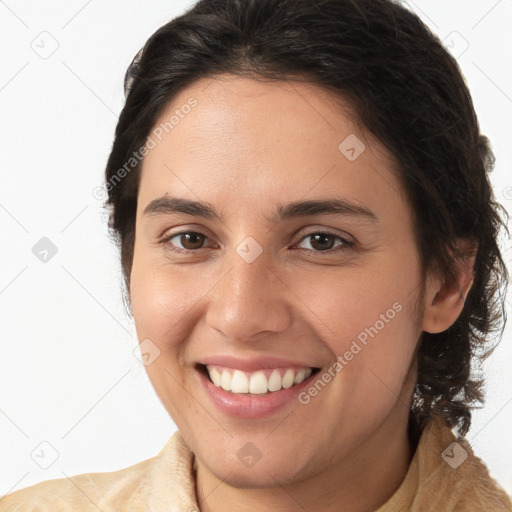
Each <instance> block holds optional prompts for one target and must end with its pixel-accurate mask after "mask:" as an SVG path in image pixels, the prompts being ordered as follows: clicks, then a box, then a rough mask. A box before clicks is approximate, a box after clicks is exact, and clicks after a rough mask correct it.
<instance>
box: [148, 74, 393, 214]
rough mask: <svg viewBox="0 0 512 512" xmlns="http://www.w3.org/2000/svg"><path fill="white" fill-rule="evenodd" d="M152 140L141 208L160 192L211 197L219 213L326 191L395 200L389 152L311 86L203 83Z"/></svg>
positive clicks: (179, 99)
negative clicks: (219, 207) (231, 207)
mask: <svg viewBox="0 0 512 512" xmlns="http://www.w3.org/2000/svg"><path fill="white" fill-rule="evenodd" d="M151 137H152V138H153V139H154V142H155V146H154V148H153V149H152V150H151V151H150V152H149V154H148V155H147V156H146V157H145V159H144V162H143V168H142V179H141V185H140V190H139V197H140V198H141V199H142V200H143V201H145V202H146V203H147V202H148V201H149V200H151V199H153V198H154V197H153V196H154V195H155V194H158V193H169V194H172V195H180V196H183V197H190V198H191V199H197V197H202V198H205V199H206V198H208V199H210V198H213V196H215V197H214V200H215V201H216V202H219V203H221V204H222V206H227V205H229V204H230V203H231V202H232V199H233V197H237V198H239V199H241V200H242V203H243V205H242V206H243V207H244V208H246V207H249V206H250V208H251V209H254V207H257V206H258V205H260V204H261V205H263V204H265V203H268V202H269V201H272V198H274V199H277V198H278V197H279V202H284V201H286V200H287V199H288V200H290V201H292V200H296V199H297V198H298V197H304V196H306V195H308V194H309V195H319V194H322V195H323V196H325V195H326V194H327V195H328V194H330V193H333V192H336V193H339V192H340V193H343V194H344V195H345V196H347V197H348V198H349V199H353V200H356V201H363V202H364V201H365V199H368V198H370V197H371V196H374V197H375V198H377V197H381V199H382V200H383V201H388V202H389V201H393V200H395V201H396V199H399V200H401V199H402V197H401V196H402V192H401V186H400V183H399V181H398V179H397V177H396V172H395V169H396V164H395V160H394V158H393V156H392V155H391V154H390V152H389V151H388V150H387V149H386V148H385V147H384V146H383V145H382V144H381V143H380V142H379V141H377V140H376V139H375V138H373V137H372V136H371V134H369V133H368V132H363V131H362V130H361V128H360V126H358V123H357V118H356V117H355V115H354V113H353V110H352V109H351V107H350V105H349V103H348V102H346V101H344V100H343V98H342V97H341V96H339V95H335V94H334V93H332V92H330V91H328V90H326V89H323V88H321V87H319V86H317V85H314V84H310V83H304V82H297V81H291V80H290V81H265V82H263V81H260V80H255V79H250V78H242V77H234V76H231V75H227V76H220V77H216V78H213V79H201V80H199V81H197V82H195V83H194V84H192V85H191V86H189V87H187V88H185V89H183V90H182V91H181V92H180V93H179V94H178V95H176V96H175V97H174V98H173V100H172V101H171V102H170V103H169V104H168V105H167V106H166V108H165V109H164V110H163V111H162V113H161V115H160V117H159V119H158V121H157V123H156V124H155V127H154V128H153V131H152V134H151ZM386 194H387V197H385V198H383V197H382V196H383V195H386ZM194 196H196V197H194ZM393 196H394V197H393ZM262 200H263V202H262ZM239 206H240V205H239Z"/></svg>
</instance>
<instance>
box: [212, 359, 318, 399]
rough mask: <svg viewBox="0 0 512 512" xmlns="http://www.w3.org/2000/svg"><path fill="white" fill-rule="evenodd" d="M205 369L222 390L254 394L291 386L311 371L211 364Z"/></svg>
mask: <svg viewBox="0 0 512 512" xmlns="http://www.w3.org/2000/svg"><path fill="white" fill-rule="evenodd" d="M206 369H207V370H208V374H209V375H210V379H211V380H212V382H213V383H214V384H215V385H216V386H217V387H219V388H222V389H223V390H224V391H231V392H232V393H253V394H256V395H262V394H264V393H266V392H267V391H279V390H280V389H282V388H285V389H287V388H291V387H292V386H293V385H295V384H299V383H300V382H302V381H303V380H305V379H307V378H308V377H309V376H310V375H311V372H312V369H311V368H297V369H293V368H279V369H278V368H276V369H274V370H258V371H257V372H244V371H242V370H235V369H233V368H223V367H221V366H213V365H207V366H206Z"/></svg>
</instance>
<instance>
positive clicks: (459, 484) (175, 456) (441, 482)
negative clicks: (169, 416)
mask: <svg viewBox="0 0 512 512" xmlns="http://www.w3.org/2000/svg"><path fill="white" fill-rule="evenodd" d="M452 443H456V444H453V445H452ZM466 454H467V458H465V457H466ZM452 466H453V467H452ZM199 510H200V509H199V506H198V504H197V500H196V494H195V472H194V455H193V453H192V452H191V451H190V449H189V448H188V446H187V445H186V443H185V441H184V439H183V436H182V435H181V433H180V432H179V431H178V432H176V433H175V434H174V435H173V436H172V437H171V438H170V439H169V441H168V442H167V443H166V445H165V446H164V448H163V449H162V450H161V451H160V453H159V454H158V455H156V456H155V457H152V458H151V459H147V460H145V461H142V462H139V463H138V464H135V465H133V466H130V467H128V468H125V469H121V470H119V471H113V472H108V473H86V474H81V475H75V476H72V477H69V478H59V479H55V480H47V481H45V482H40V483H38V484H35V485H32V486H30V487H26V488H25V489H21V490H18V491H15V492H13V493H11V494H9V495H7V496H5V497H3V498H2V499H1V500H0V511H1V512H15V511H20V512H21V511H23V512H25V511H37V512H50V511H51V512H60V511H62V512H73V511H77V512H78V511H80V512H89V511H91V512H92V511H94V512H98V511H101V512H112V511H121V512H128V511H130V512H142V511H145V512H199ZM400 511H403V512H501V511H503V512H511V511H512V503H511V501H510V498H509V497H508V496H507V494H506V493H505V492H504V491H503V489H501V488H500V487H499V486H498V484H497V483H496V482H495V481H494V480H493V479H492V478H491V477H490V476H489V473H488V471H487V468H486V466H485V465H484V464H483V462H482V461H481V460H480V459H479V458H478V457H475V455H474V454H473V451H472V449H471V447H470V446H469V444H468V442H467V441H466V440H465V439H463V438H461V439H456V438H455V436H454V434H453V433H452V431H451V430H450V429H449V428H448V427H447V426H446V425H445V424H444V423H442V421H441V420H435V421H431V422H430V424H429V425H428V426H427V427H426V428H425V430H424V431H423V433H422V436H421V438H420V441H419V444H418V447H417V449H416V452H415V454H414V457H413V459H412V462H411V465H410V467H409V470H408V472H407V475H406V477H405V479H404V481H403V482H402V484H401V485H400V487H399V488H398V489H397V491H396V492H395V493H394V494H393V496H392V497H391V498H390V499H389V500H388V501H387V502H386V503H385V504H383V505H382V506H381V507H380V508H379V509H378V510H377V511H375V512H400Z"/></svg>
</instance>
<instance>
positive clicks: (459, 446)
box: [417, 421, 512, 512]
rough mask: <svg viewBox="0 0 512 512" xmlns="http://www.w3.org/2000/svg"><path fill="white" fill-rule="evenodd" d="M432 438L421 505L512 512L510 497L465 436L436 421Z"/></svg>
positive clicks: (426, 451) (466, 511)
mask: <svg viewBox="0 0 512 512" xmlns="http://www.w3.org/2000/svg"><path fill="white" fill-rule="evenodd" d="M428 437H429V438H428V439H425V444H424V450H423V454H422V455H423V460H422V461H421V466H422V467H421V468H420V472H421V473H423V474H422V475H421V477H422V478H420V489H419V491H418V495H417V498H418V503H422V504H426V503H431V504H432V503H433V502H434V503H436V504H437V505H438V506H444V507H445V509H446V510H453V511H460V512H477V511H482V510H486V511H489V512H490V511H493V512H512V503H511V501H510V497H509V496H508V495H507V493H506V492H505V491H504V490H503V489H502V488H501V487H500V485H499V484H498V483H497V482H496V480H494V479H493V478H492V476H491V475H490V473H489V470H488V468H487V466H486V464H485V463H484V462H483V461H482V460H481V459H480V458H479V457H477V456H476V455H475V453H474V452H473V449H472V447H471V445H470V443H469V441H468V440H467V439H466V438H465V437H461V436H456V435H454V433H453V432H452V430H451V429H450V428H449V427H448V426H446V425H445V424H443V422H442V421H436V422H432V424H431V425H430V427H429V429H428ZM436 500H438V501H436ZM427 510H430V509H427Z"/></svg>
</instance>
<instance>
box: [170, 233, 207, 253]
mask: <svg viewBox="0 0 512 512" xmlns="http://www.w3.org/2000/svg"><path fill="white" fill-rule="evenodd" d="M207 238H208V237H206V236H205V235H203V234H202V233H196V232H195V231H186V232H183V233H177V234H176V235H172V236H170V237H168V238H167V239H165V240H164V243H166V244H170V245H171V246H172V248H173V250H176V251H178V252H180V251H194V250H197V249H202V247H203V244H204V242H205V240H207ZM174 239H176V240H177V244H178V245H177V246H176V242H174V243H171V240H174ZM180 246H181V247H180Z"/></svg>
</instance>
